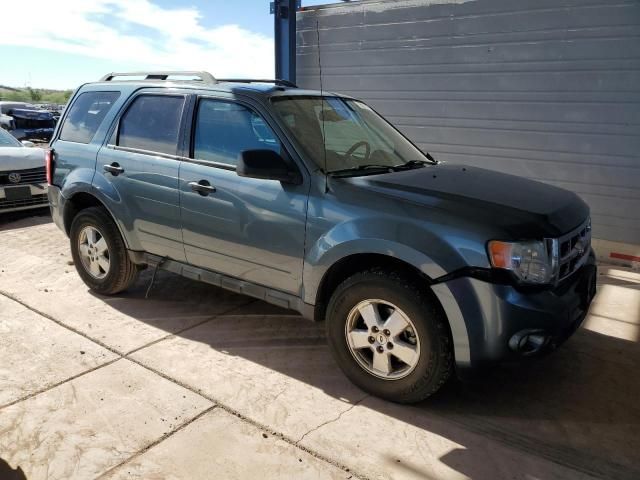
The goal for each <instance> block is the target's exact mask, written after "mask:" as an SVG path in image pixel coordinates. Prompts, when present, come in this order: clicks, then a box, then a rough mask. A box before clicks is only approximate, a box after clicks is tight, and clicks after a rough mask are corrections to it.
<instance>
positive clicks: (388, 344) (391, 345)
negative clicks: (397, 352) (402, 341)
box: [387, 342, 393, 350]
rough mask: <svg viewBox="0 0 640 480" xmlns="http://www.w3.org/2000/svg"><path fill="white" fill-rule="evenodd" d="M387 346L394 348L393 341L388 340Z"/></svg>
mask: <svg viewBox="0 0 640 480" xmlns="http://www.w3.org/2000/svg"><path fill="white" fill-rule="evenodd" d="M387 348H388V349H389V350H391V349H392V348H393V343H391V342H387Z"/></svg>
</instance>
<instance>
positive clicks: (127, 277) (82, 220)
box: [69, 207, 138, 295]
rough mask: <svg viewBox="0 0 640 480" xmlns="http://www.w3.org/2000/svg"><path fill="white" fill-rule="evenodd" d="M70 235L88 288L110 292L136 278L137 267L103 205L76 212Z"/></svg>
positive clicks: (131, 282)
mask: <svg viewBox="0 0 640 480" xmlns="http://www.w3.org/2000/svg"><path fill="white" fill-rule="evenodd" d="M69 239H70V242H71V255H72V256H73V262H74V264H75V266H76V270H77V271H78V274H79V275H80V277H81V278H82V280H83V281H84V283H85V284H87V286H88V287H89V288H90V289H91V290H93V291H95V292H97V293H101V294H103V295H113V294H115V293H119V292H121V291H123V290H126V289H127V288H128V287H129V286H130V285H131V284H133V282H135V280H136V277H137V274H138V267H137V266H136V265H135V264H134V263H133V262H132V261H131V260H130V259H129V255H128V254H127V249H126V246H125V244H124V241H123V240H122V236H121V235H120V231H119V230H118V227H117V226H116V224H115V222H114V221H113V220H112V219H111V217H110V216H109V214H108V213H107V211H106V210H105V209H103V208H100V207H90V208H87V209H85V210H82V211H81V212H80V213H78V215H77V216H76V217H75V218H74V219H73V223H72V224H71V231H70V233H69Z"/></svg>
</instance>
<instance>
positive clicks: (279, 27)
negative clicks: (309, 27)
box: [271, 0, 300, 83]
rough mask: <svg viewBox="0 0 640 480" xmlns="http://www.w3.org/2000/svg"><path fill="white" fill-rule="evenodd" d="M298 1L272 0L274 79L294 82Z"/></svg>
mask: <svg viewBox="0 0 640 480" xmlns="http://www.w3.org/2000/svg"><path fill="white" fill-rule="evenodd" d="M298 8H300V0H274V1H273V2H271V13H272V14H273V17H274V43H275V53H276V55H275V58H276V78H277V79H278V80H289V81H290V82H292V83H295V82H296V10H297V9H298Z"/></svg>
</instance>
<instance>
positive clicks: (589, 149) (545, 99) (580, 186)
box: [297, 0, 640, 255]
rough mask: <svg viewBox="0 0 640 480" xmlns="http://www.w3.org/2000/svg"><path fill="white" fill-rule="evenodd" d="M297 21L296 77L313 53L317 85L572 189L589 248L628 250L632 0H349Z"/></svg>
mask: <svg viewBox="0 0 640 480" xmlns="http://www.w3.org/2000/svg"><path fill="white" fill-rule="evenodd" d="M297 27H298V38H297V62H298V67H297V76H298V83H299V84H300V85H301V86H304V87H309V88H319V86H320V83H319V66H318V60H319V59H320V61H321V65H322V76H323V77H322V78H323V87H324V89H325V90H328V91H336V92H342V93H346V94H349V95H353V96H357V97H359V98H362V99H364V100H365V101H367V102H368V103H370V104H371V105H372V106H373V107H374V108H376V109H377V110H378V111H380V112H381V113H382V114H384V115H385V116H386V117H387V118H389V120H390V121H392V122H393V123H394V124H395V125H396V126H398V127H399V128H400V129H401V130H402V131H403V132H404V133H405V134H406V135H407V136H409V137H410V138H411V139H412V140H413V141H415V142H416V143H417V144H419V145H420V146H421V147H422V148H423V149H425V150H427V151H429V152H431V153H433V154H434V155H435V156H436V157H437V158H438V159H440V160H445V161H451V162H456V163H467V164H473V165H477V166H481V167H486V168H490V169H494V170H500V171H504V172H508V173H513V174H516V175H522V176H526V177H529V178H533V179H537V180H541V181H544V182H548V183H552V184H554V185H558V186H561V187H564V188H568V189H571V190H573V191H575V192H577V193H578V194H580V195H581V196H582V197H583V198H584V199H585V200H586V201H587V202H588V203H589V204H590V205H591V209H592V218H593V223H594V235H595V236H596V237H598V238H600V239H604V240H608V241H610V242H600V244H599V245H600V248H601V252H600V253H602V250H605V249H606V250H607V255H608V252H609V251H611V250H617V251H619V252H620V251H622V252H626V253H627V254H629V253H633V254H634V255H637V254H638V253H637V251H638V250H639V249H638V248H637V246H638V245H640V1H638V0H535V1H534V0H471V1H463V0H398V1H390V0H383V1H362V2H354V3H343V4H334V5H327V6H322V7H310V8H306V9H304V10H303V11H301V12H298V17H297ZM318 38H319V39H320V49H319V50H318ZM319 55H320V56H319ZM611 242H621V243H622V244H618V243H611ZM625 244H626V245H625Z"/></svg>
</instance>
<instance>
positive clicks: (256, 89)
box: [83, 72, 337, 96]
mask: <svg viewBox="0 0 640 480" xmlns="http://www.w3.org/2000/svg"><path fill="white" fill-rule="evenodd" d="M127 76H129V77H131V76H138V77H140V76H145V77H146V78H143V79H131V80H126V79H125V80H121V79H116V78H117V77H125V78H126V77H127ZM170 76H195V77H198V76H199V77H200V78H201V79H200V80H195V79H189V80H173V79H170V78H169V77H170ZM159 77H160V78H159ZM161 77H164V78H161ZM88 86H91V87H100V88H104V87H125V86H127V87H134V88H140V87H145V88H176V89H189V90H192V89H193V90H206V91H217V92H228V93H238V92H241V93H244V94H248V95H252V94H254V95H258V96H279V95H287V96H289V95H295V96H298V95H313V96H320V95H331V96H337V94H335V93H333V92H320V91H319V90H306V89H301V88H298V87H297V86H295V85H294V84H293V83H291V82H288V81H285V80H263V79H256V80H254V79H215V78H214V77H213V76H212V75H211V74H209V73H207V72H137V73H110V74H107V75H105V76H104V77H103V78H102V79H101V80H100V81H98V82H90V83H87V84H85V85H84V86H83V87H88ZM92 89H93V88H92Z"/></svg>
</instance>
